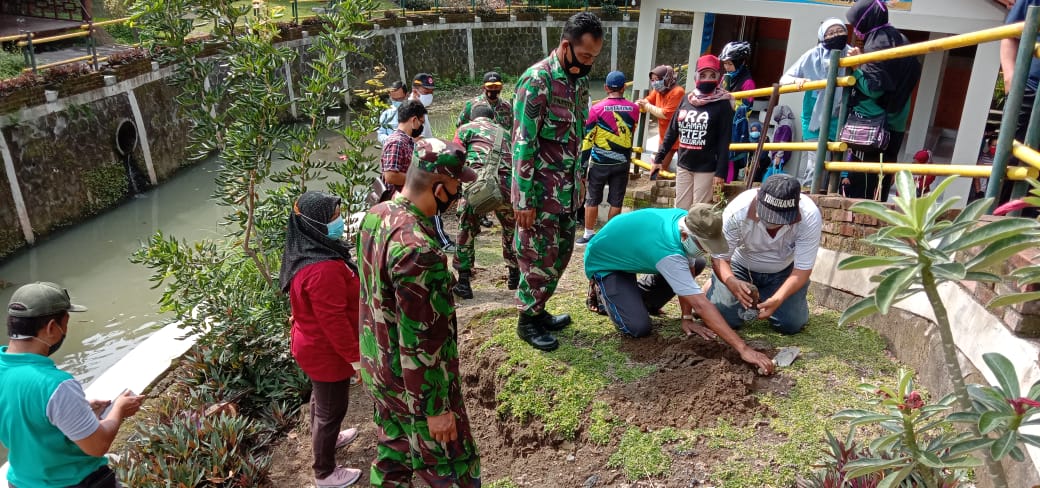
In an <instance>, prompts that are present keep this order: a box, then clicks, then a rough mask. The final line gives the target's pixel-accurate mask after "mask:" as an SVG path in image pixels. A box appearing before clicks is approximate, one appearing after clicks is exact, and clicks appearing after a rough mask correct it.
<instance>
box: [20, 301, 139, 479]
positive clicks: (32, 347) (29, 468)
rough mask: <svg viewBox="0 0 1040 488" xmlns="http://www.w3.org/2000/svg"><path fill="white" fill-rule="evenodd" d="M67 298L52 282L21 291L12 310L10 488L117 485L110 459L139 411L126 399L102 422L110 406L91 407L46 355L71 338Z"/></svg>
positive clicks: (71, 309)
mask: <svg viewBox="0 0 1040 488" xmlns="http://www.w3.org/2000/svg"><path fill="white" fill-rule="evenodd" d="M84 311H86V308H85V307H82V306H80V305H73V304H72V302H71V301H70V299H69V292H68V291H67V290H65V289H64V288H62V287H61V286H59V285H56V284H54V283H46V282H41V283H33V284H29V285H25V286H22V287H21V288H19V289H18V290H16V291H15V292H14V295H12V296H11V302H10V304H8V306H7V337H8V339H9V342H8V345H7V346H6V347H0V391H2V392H4V395H3V399H2V400H0V442H2V443H3V444H4V446H6V447H7V448H8V449H9V450H10V451H11V452H10V454H9V456H8V459H9V461H10V469H9V470H8V471H7V481H8V482H9V483H10V486H11V487H12V488H50V487H54V486H73V485H75V486H91V487H98V488H102V487H103V488H115V487H118V486H119V482H117V481H116V476H115V473H114V472H113V471H112V470H111V469H110V468H109V467H108V460H107V458H105V457H104V456H105V452H107V451H108V448H109V447H111V446H112V440H113V439H115V436H116V433H117V432H118V431H119V424H120V423H122V421H123V419H125V418H127V417H129V416H131V415H134V414H135V413H137V410H138V409H140V408H141V400H142V399H143V398H142V397H140V396H135V395H133V394H132V393H130V392H124V393H123V394H122V395H120V396H119V397H118V398H116V400H115V405H112V409H111V410H110V411H109V413H108V414H107V415H106V416H105V418H104V419H99V418H98V415H99V412H102V411H103V410H104V409H105V408H107V407H108V406H109V403H110V402H108V401H96V400H95V401H89V402H88V401H87V399H86V397H85V396H84V394H83V386H82V385H80V383H79V382H78V381H76V380H75V379H74V378H73V377H72V375H70V374H69V373H66V372H64V371H62V370H60V369H58V367H57V366H55V364H54V361H53V360H51V359H50V358H49V357H48V356H51V355H52V354H54V353H55V352H57V351H58V348H59V347H61V343H62V342H63V341H64V340H65V335H66V334H68V331H69V312H84Z"/></svg>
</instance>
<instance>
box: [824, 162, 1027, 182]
mask: <svg viewBox="0 0 1040 488" xmlns="http://www.w3.org/2000/svg"><path fill="white" fill-rule="evenodd" d="M824 167H825V168H826V169H827V171H851V172H856V173H875V174H878V173H884V174H894V173H898V172H900V171H909V172H911V173H913V174H915V175H932V176H963V177H966V178H989V177H990V176H991V174H992V170H991V169H990V167H989V166H976V165H973V164H919V163H884V164H882V163H869V162H868V163H852V162H846V161H827V162H826V163H824ZM1037 175H1040V170H1037V169H1036V168H1025V167H1021V166H1016V167H1009V168H1008V169H1007V174H1006V176H1007V179H1009V180H1015V181H1024V180H1026V179H1028V178H1036V177H1037Z"/></svg>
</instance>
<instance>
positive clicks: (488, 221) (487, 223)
mask: <svg viewBox="0 0 1040 488" xmlns="http://www.w3.org/2000/svg"><path fill="white" fill-rule="evenodd" d="M480 225H482V226H484V227H487V228H489V229H490V228H492V227H494V226H495V224H494V222H492V221H491V219H489V218H487V215H485V216H483V217H481V218H480Z"/></svg>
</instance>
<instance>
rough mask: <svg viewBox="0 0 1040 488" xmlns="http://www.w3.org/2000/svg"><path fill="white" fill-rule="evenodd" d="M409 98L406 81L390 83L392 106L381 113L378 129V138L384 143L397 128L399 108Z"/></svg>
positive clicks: (380, 142)
mask: <svg viewBox="0 0 1040 488" xmlns="http://www.w3.org/2000/svg"><path fill="white" fill-rule="evenodd" d="M407 99H408V91H407V90H405V88H404V83H401V82H400V81H395V82H393V83H392V84H391V85H390V107H389V108H387V109H386V110H383V113H381V114H379V128H378V129H376V139H378V140H379V144H383V142H385V141H386V138H387V137H390V134H393V133H394V129H396V128H397V109H398V107H400V106H401V104H402V103H404V101H405V100H407Z"/></svg>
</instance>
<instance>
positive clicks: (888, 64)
mask: <svg viewBox="0 0 1040 488" xmlns="http://www.w3.org/2000/svg"><path fill="white" fill-rule="evenodd" d="M845 18H846V19H848V21H849V22H850V23H851V24H852V26H853V33H854V34H855V35H856V38H857V39H860V40H862V41H863V52H864V53H872V52H876V51H881V50H884V49H889V48H893V47H898V46H902V45H905V44H908V43H909V42H910V41H908V40H907V39H906V36H904V35H903V34H902V33H901V32H899V29H896V28H895V27H892V25H891V24H889V23H888V6H887V5H885V3H884V2H882V1H881V0H857V1H856V3H855V4H854V5H853V6H852V7H850V8H849V10H848V12H847V13H846V14H845ZM857 54H859V49H855V48H853V49H851V50H849V55H850V56H854V55H857ZM853 75H854V76H855V77H856V85H855V86H854V87H853V90H852V101H851V104H850V105H851V107H852V110H853V111H855V112H856V113H857V114H859V115H860V116H863V117H868V118H869V117H878V116H880V115H882V114H884V115H886V116H887V119H886V123H885V125H886V127H887V128H888V130H889V133H890V138H889V142H888V147H887V148H885V150H884V151H864V152H863V153H862V154H859V155H858V158H857V159H858V160H860V161H883V162H896V161H897V158H898V157H899V149H900V147H901V146H902V145H903V136H904V135H906V120H907V117H909V115H910V96H911V95H913V91H914V87H915V86H917V82H918V80H920V78H921V63H920V62H919V61H918V60H917V58H916V57H905V58H897V59H889V60H886V61H878V62H874V63H866V64H864V65H862V66H860V67H858V68H856V69H855V70H854V71H853ZM845 176H846V175H844V174H843V175H842V184H844V185H847V187H846V192H847V193H846V195H847V196H849V197H853V198H875V197H877V198H879V199H880V200H881V201H886V200H888V191H889V189H890V188H891V187H892V175H886V176H885V177H884V178H883V179H882V181H880V188H879V181H878V175H876V174H864V173H852V174H849V175H848V177H847V178H846V177H845Z"/></svg>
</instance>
